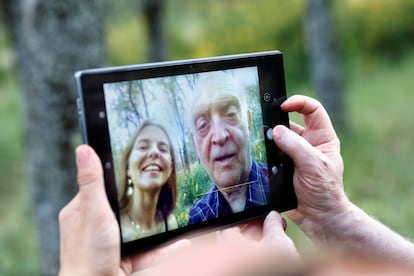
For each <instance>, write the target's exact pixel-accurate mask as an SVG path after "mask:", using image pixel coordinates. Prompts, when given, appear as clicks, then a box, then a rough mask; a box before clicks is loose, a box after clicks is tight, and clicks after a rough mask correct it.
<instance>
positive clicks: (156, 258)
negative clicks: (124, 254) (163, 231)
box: [128, 239, 192, 272]
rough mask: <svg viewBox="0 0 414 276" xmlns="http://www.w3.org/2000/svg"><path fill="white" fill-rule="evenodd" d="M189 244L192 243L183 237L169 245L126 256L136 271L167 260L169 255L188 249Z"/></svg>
mask: <svg viewBox="0 0 414 276" xmlns="http://www.w3.org/2000/svg"><path fill="white" fill-rule="evenodd" d="M191 246H192V243H191V241H190V240H188V239H183V240H179V241H177V242H174V243H172V244H170V245H166V246H164V247H160V248H157V249H153V250H151V251H148V252H144V253H140V254H136V255H133V256H130V257H128V258H129V259H130V261H131V265H132V270H133V271H134V272H136V271H139V270H142V269H145V268H148V267H151V266H154V265H157V264H160V263H162V262H163V261H165V260H168V259H169V257H170V256H175V255H177V254H179V253H181V252H185V251H188V250H189V248H190V247H191Z"/></svg>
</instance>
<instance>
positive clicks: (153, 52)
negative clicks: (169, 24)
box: [144, 0, 167, 61]
mask: <svg viewBox="0 0 414 276" xmlns="http://www.w3.org/2000/svg"><path fill="white" fill-rule="evenodd" d="M164 4H165V1H164V0H145V2H144V16H145V19H146V21H147V26H148V39H149V61H162V60H165V59H166V57H167V46H166V41H165V32H164V23H163V18H164V14H163V12H164Z"/></svg>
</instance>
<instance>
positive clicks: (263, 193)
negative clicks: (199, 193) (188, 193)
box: [188, 160, 270, 225]
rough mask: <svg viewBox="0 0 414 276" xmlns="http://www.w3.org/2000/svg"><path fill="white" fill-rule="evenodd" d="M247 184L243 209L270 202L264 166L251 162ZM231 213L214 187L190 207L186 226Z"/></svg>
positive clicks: (265, 167)
mask: <svg viewBox="0 0 414 276" xmlns="http://www.w3.org/2000/svg"><path fill="white" fill-rule="evenodd" d="M247 182H248V183H249V186H248V189H247V194H246V205H245V207H244V209H249V208H253V207H257V206H262V205H265V204H267V203H269V202H270V192H269V178H268V174H267V166H266V165H265V164H259V163H257V162H256V161H254V160H253V162H252V169H251V171H250V175H249V179H248V181H247ZM231 213H233V211H232V210H231V207H230V205H229V203H228V202H227V200H226V199H225V198H224V196H223V195H222V193H221V192H220V191H219V190H218V188H217V186H216V185H214V186H213V187H212V188H211V189H210V191H209V192H208V193H207V194H205V195H204V196H203V197H202V198H201V199H200V200H199V201H198V202H197V203H196V204H195V205H194V206H193V207H191V209H190V219H189V220H188V224H189V225H191V224H195V223H198V222H202V221H207V220H209V219H212V218H218V217H223V216H226V215H229V214H231Z"/></svg>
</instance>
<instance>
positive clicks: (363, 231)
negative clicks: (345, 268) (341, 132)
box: [273, 95, 414, 265]
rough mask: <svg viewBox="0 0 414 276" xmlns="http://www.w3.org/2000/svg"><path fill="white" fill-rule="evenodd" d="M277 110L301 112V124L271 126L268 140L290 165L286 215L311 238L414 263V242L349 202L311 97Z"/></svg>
mask: <svg viewBox="0 0 414 276" xmlns="http://www.w3.org/2000/svg"><path fill="white" fill-rule="evenodd" d="M281 108H282V109H283V110H284V111H286V112H298V113H300V114H302V116H303V121H304V126H303V127H302V126H300V125H298V124H295V123H291V129H288V128H286V127H284V126H276V127H275V128H274V129H273V139H274V141H275V142H276V144H277V145H278V147H279V148H280V149H281V150H282V151H284V152H285V153H286V154H288V155H289V156H290V157H291V158H292V160H293V162H294V164H295V172H294V176H293V183H294V189H295V192H296V196H297V198H298V206H297V208H296V209H295V210H292V211H289V212H287V215H288V217H289V218H290V219H291V220H292V221H294V222H295V223H296V224H297V225H299V227H300V228H301V229H302V230H303V231H304V232H305V233H306V234H307V235H308V236H310V237H311V238H312V239H313V240H315V241H322V242H327V243H329V244H330V245H334V246H337V247H340V248H343V249H345V250H348V251H356V252H360V253H361V252H364V253H365V254H367V255H370V256H377V257H379V258H384V257H385V258H386V259H387V260H388V261H390V260H392V261H395V262H397V263H403V264H409V265H414V244H413V243H411V242H410V241H408V240H406V239H404V238H403V237H402V236H400V235H399V234H397V233H395V232H393V231H392V230H390V229H389V228H388V227H386V226H385V225H383V224H382V223H380V222H378V221H377V220H375V219H374V218H372V217H370V216H369V215H368V214H366V213H365V212H364V211H363V210H361V209H360V208H358V207H357V206H356V205H354V204H353V203H352V202H350V201H349V200H348V198H347V197H346V195H345V192H344V187H343V172H344V165H343V161H342V157H341V154H340V143H339V139H338V137H337V135H336V133H335V130H334V128H333V126H332V123H331V121H330V119H329V116H328V114H327V112H326V111H325V109H324V108H323V106H322V105H321V104H320V103H319V102H318V101H317V100H315V99H312V98H309V97H306V96H299V95H296V96H292V97H291V98H289V99H287V100H286V101H285V102H284V103H283V104H282V105H281Z"/></svg>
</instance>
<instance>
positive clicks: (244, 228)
mask: <svg viewBox="0 0 414 276" xmlns="http://www.w3.org/2000/svg"><path fill="white" fill-rule="evenodd" d="M263 222H264V218H260V219H256V220H253V221H250V222H248V223H246V224H242V225H240V226H239V227H240V230H241V233H242V235H243V236H244V237H245V238H247V239H249V240H260V239H262V236H263Z"/></svg>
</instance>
